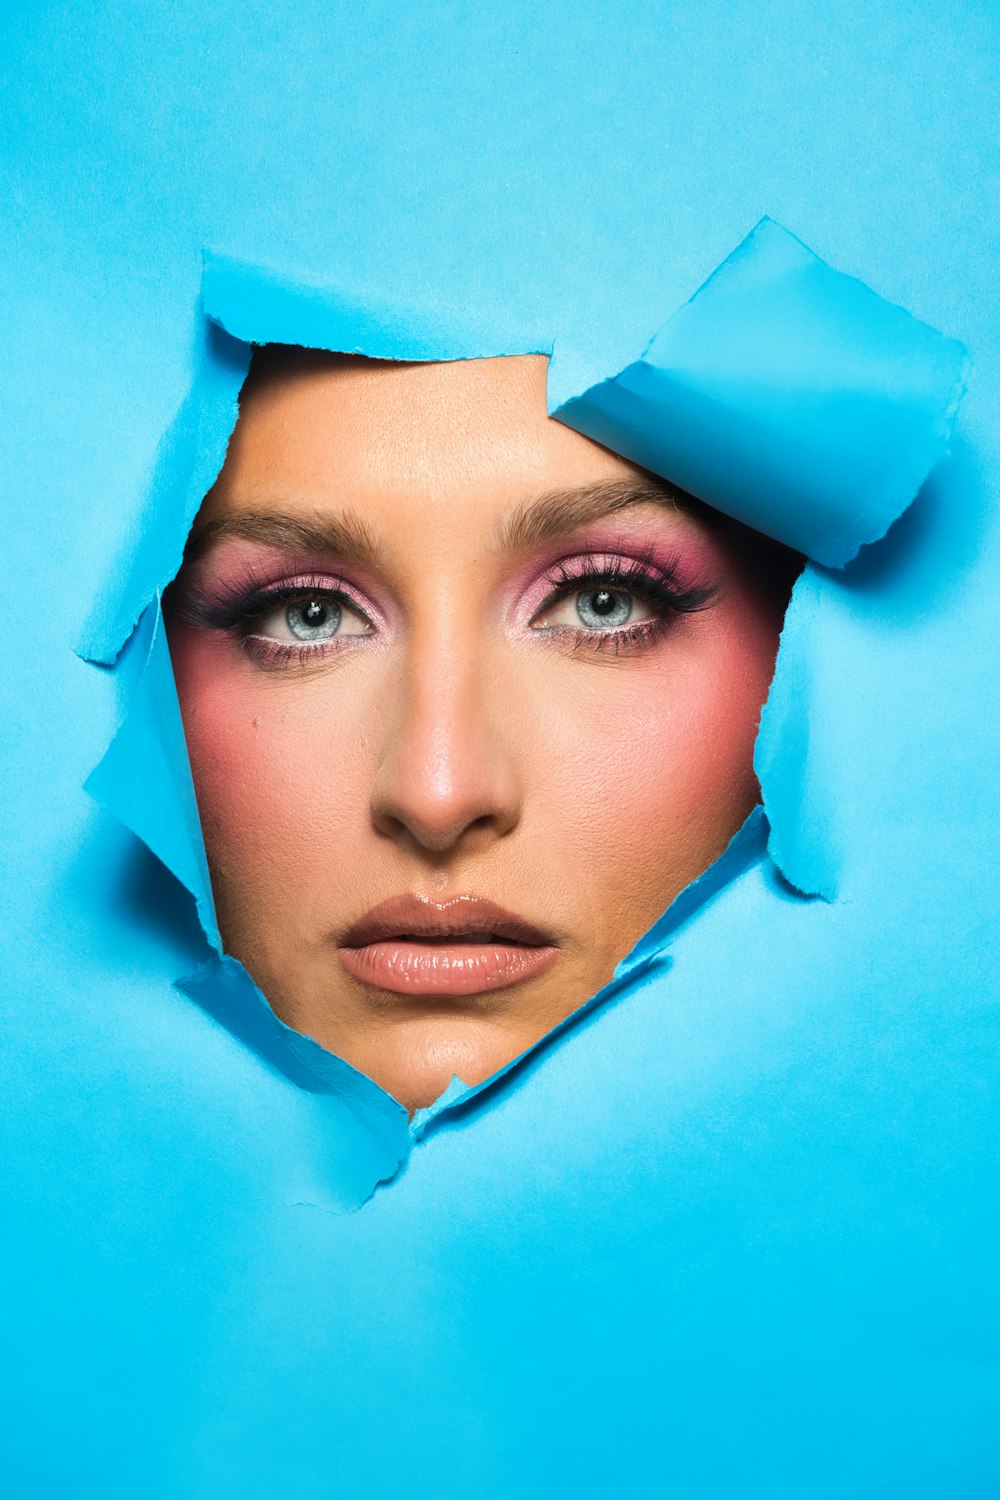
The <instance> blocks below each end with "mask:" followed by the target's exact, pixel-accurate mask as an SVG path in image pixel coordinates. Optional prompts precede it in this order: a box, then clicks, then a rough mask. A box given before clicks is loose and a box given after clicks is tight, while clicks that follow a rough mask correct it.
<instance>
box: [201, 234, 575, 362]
mask: <svg viewBox="0 0 1000 1500" xmlns="http://www.w3.org/2000/svg"><path fill="white" fill-rule="evenodd" d="M201 296H202V304H203V306H204V309H205V313H206V314H207V316H208V317H209V318H211V319H212V321H213V322H214V323H217V324H218V325H219V326H220V327H221V328H224V329H225V330H226V332H227V333H229V334H232V336H233V337H234V338H238V339H243V340H245V341H246V342H247V343H251V344H300V345H302V346H303V347H304V348H307V349H329V350H331V351H334V352H336V353H339V354H361V355H364V356H365V357H366V358H368V359H393V360H407V361H410V360H412V361H414V362H423V361H433V360H451V359H487V358H490V357H492V356H495V355H502V354H524V353H527V352H529V350H528V348H527V347H526V345H525V343H524V330H523V328H522V329H521V330H520V333H519V334H517V333H514V334H512V335H511V337H509V338H507V337H505V336H504V335H503V334H502V333H500V332H498V329H497V323H496V318H495V316H492V317H491V318H490V319H489V320H488V321H485V320H484V321H483V322H482V323H481V324H478V323H477V322H476V320H475V317H474V315H473V314H472V313H470V314H469V315H468V316H463V317H461V318H458V317H456V315H455V311H454V309H453V308H449V307H445V308H435V307H434V305H433V303H431V302H428V303H427V304H426V305H425V306H424V308H423V309H422V311H420V312H416V311H414V309H413V308H409V307H407V308H401V307H394V306H392V305H391V304H390V303H388V302H384V301H378V300H375V299H373V298H371V297H370V296H362V295H359V294H357V293H352V292H350V291H345V290H343V289H338V288H331V287H317V286H312V285H310V284H309V283H308V282H302V281H296V280H294V279H293V278H291V277H288V276H285V275H281V274H279V273H278V272H274V271H268V270H265V269H263V268H262V267H260V266H251V265H247V264H246V263H245V262H243V261H238V260H232V259H230V258H229V257H228V256H224V255H213V254H211V253H210V252H208V251H206V252H205V255H204V260H203V273H202V281H201ZM550 349H551V344H550V345H547V346H545V347H542V346H541V345H539V346H538V348H537V349H532V350H530V352H532V353H541V354H546V353H548V352H549V351H550Z"/></svg>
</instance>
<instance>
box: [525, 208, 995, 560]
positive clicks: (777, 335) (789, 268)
mask: <svg viewBox="0 0 1000 1500" xmlns="http://www.w3.org/2000/svg"><path fill="white" fill-rule="evenodd" d="M967 375H968V358H967V355H966V352H965V350H964V349H963V347H962V345H961V344H959V343H958V342H957V341H956V340H952V339H945V338H942V337H941V335H940V334H938V333H936V332H935V330H934V329H933V328H929V327H928V326H927V325H926V324H925V323H921V322H920V321H919V320H918V319H916V318H914V317H912V316H911V315H910V314H909V313H907V312H905V311H904V310H903V309H902V308H899V307H893V306H892V305H891V304H890V303H887V302H885V301H883V300H882V298H880V297H878V296H877V295H876V294H875V293H874V292H873V291H872V290H871V289H870V288H869V287H866V286H865V285H864V284H863V283H862V282H860V281H858V280H856V279H855V278H853V277H850V276H844V275H842V274H840V273H839V272H837V271H835V270H832V269H831V268H830V267H829V266H827V265H825V264H824V262H823V261H821V260H820V259H819V258H818V257H817V256H815V255H813V254H812V252H811V251H810V250H809V249H807V247H806V246H805V245H803V244H802V242H801V241H800V240H797V239H796V238H795V236H794V235H792V234H789V233H788V231H787V230H786V229H783V228H782V226H781V225H780V224H776V223H775V222H774V220H773V219H770V218H763V219H761V221H760V223H759V224H758V225H757V227H756V229H754V230H753V232H752V233H751V234H749V235H748V236H747V238H746V239H745V240H744V241H743V243H742V244H741V245H740V246H739V247H738V248H737V249H736V250H734V251H733V253H732V255H730V256H729V257H728V259H727V260H726V261H725V262H724V263H723V264H722V265H721V266H720V267H719V269H718V270H717V271H715V272H714V273H713V275H712V276H711V277H710V278H709V279H708V281H707V282H706V283H705V285H704V286H703V287H702V288H701V290H700V291H699V292H698V293H697V294H696V295H695V296H694V297H693V298H692V299H691V300H690V302H688V303H686V304H685V305H684V306H683V307H682V308H681V309H680V310H679V311H678V312H677V313H675V314H674V316H673V317H672V318H671V319H670V320H669V322H667V323H666V324H665V326H664V327H663V328H661V329H660V331H659V333H657V334H656V335H655V336H654V337H653V338H652V339H651V340H650V342H649V345H648V347H647V348H646V349H645V350H644V352H643V354H642V355H641V356H640V358H639V359H637V360H634V361H633V362H632V363H631V364H629V365H627V366H626V367H625V369H623V370H620V371H619V372H618V373H616V374H613V375H610V376H609V377H607V378H606V379H604V380H602V381H601V382H600V383H599V384H597V385H594V386H591V387H590V388H589V389H588V390H586V391H583V392H581V393H580V394H579V395H575V396H571V397H568V398H563V399H561V400H559V401H558V403H557V404H556V405H555V406H554V408H552V407H550V410H553V415H555V416H557V417H558V418H559V419H560V421H563V422H566V423H568V425H569V426H570V427H575V428H577V430H578V431H580V432H583V433H586V434H587V436H588V437H592V438H595V439H596V440H597V441H598V442H600V443H603V444H604V445H605V446H606V447H608V448H613V449H614V450H615V451H616V452H618V453H622V454H624V455H625V456H626V457H627V458H630V459H632V460H633V462H635V463H638V464H642V466H643V467H644V468H647V469H652V470H653V472H654V473H656V474H660V475H662V476H663V477H664V478H666V479H670V480H672V481H673V482H674V483H675V484H678V485H680V487H681V488H682V489H686V490H689V491H690V492H691V493H692V494H694V495H697V496H698V498H699V499H701V500H704V501H706V502H707V503H708V504H710V505H713V506H715V508H716V509H717V510H721V511H724V512H725V513H726V515H729V516H733V517H735V519H736V520H738V521H742V522H744V523H745V524H746V525H748V526H752V527H754V528H755V529H756V530H757V531H762V532H764V533H765V534H766V535H767V536H771V537H774V538H775V539H776V540H777V541H779V542H783V543H784V544H785V545H786V546H788V547H792V548H794V549H795V550H796V551H798V552H803V553H805V554H806V556H807V557H811V558H813V559H814V560H815V561H816V562H820V563H824V564H826V565H827V566H829V567H843V565H844V564H845V563H847V562H850V560H851V559H852V558H853V557H856V556H857V553H858V551H859V550H860V548H861V547H862V546H864V545H865V544H866V543H870V542H874V541H878V539H879V538H880V537H883V536H884V535H885V533H886V532H887V531H888V529H889V527H890V526H891V524H892V522H893V521H895V520H898V518H899V516H900V515H901V514H902V512H903V511H904V510H905V508H906V507H907V506H908V505H909V504H910V502H911V501H912V500H913V499H914V498H915V496H916V494H917V491H918V490H919V489H920V486H921V485H922V484H923V482H924V480H925V479H926V478H927V475H928V474H929V473H930V471H931V469H932V468H933V467H934V465H935V464H936V463H938V462H939V460H940V459H942V458H943V457H944V455H945V453H946V452H947V444H948V437H949V434H950V432H951V428H952V424H953V422H954V419H955V414H956V412H957V410H958V405H959V402H960V401H961V399H962V395H963V394H964V391H965V383H966V378H967Z"/></svg>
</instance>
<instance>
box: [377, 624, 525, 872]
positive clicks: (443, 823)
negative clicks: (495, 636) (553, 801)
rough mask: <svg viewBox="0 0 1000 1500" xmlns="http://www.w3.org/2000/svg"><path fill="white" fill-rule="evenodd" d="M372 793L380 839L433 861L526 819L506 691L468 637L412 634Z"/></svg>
mask: <svg viewBox="0 0 1000 1500" xmlns="http://www.w3.org/2000/svg"><path fill="white" fill-rule="evenodd" d="M402 670H403V673H404V676H403V681H402V683H401V685H400V691H399V694H398V698H397V701H396V704H395V706H394V709H393V711H392V712H391V713H390V714H389V715H388V718H387V723H386V734H385V741H384V744H383V747H382V753H381V757H380V761H379V764H378V768H377V770H376V774H375V777H374V780H373V783H372V789H371V816H372V821H373V823H374V825H375V827H376V828H377V829H378V831H379V832H380V833H382V834H383V835H385V836H387V837H389V838H392V839H394V840H396V841H397V842H401V843H407V844H409V845H410V846H411V847H413V846H416V847H417V848H418V849H419V850H423V851H426V852H429V853H433V854H435V855H438V856H440V855H442V854H445V853H449V852H457V851H459V850H461V851H463V852H472V851H473V850H479V849H481V848H485V847H487V846H488V845H489V844H490V843H491V842H493V841H494V840H496V839H499V838H502V837H504V836H505V835H506V834H508V833H510V832H511V830H512V829H513V828H514V827H515V826H516V825H517V823H518V821H519V819H520V815H521V778H520V774H519V768H518V763H517V756H516V753H515V741H514V735H515V733H516V705H515V704H514V703H513V702H511V701H510V700H511V698H512V696H514V695H513V694H512V692H511V690H510V685H509V684H506V685H505V683H504V679H503V673H502V672H498V671H497V670H496V662H495V661H494V662H493V663H492V667H491V663H490V661H489V660H488V658H487V655H486V653H484V652H483V651H482V650H481V649H479V648H478V647H477V645H476V644H475V643H474V642H470V632H469V631H468V630H467V629H466V630H465V631H463V630H462V629H461V627H460V626H459V624H458V622H457V621H455V620H449V619H446V618H444V617H439V618H438V619H437V620H436V621H434V622H433V623H432V624H431V625H429V626H427V627H425V628H423V629H421V630H420V631H418V632H417V631H415V632H414V633H413V635H412V637H411V640H410V643H409V647H408V649H407V652H406V657H405V666H404V667H403V669H402Z"/></svg>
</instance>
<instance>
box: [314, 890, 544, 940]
mask: <svg viewBox="0 0 1000 1500" xmlns="http://www.w3.org/2000/svg"><path fill="white" fill-rule="evenodd" d="M480 933H490V934H491V935H492V936H494V937H497V938H504V939H506V940H507V941H508V942H514V943H530V944H531V945H532V946H534V947H541V946H548V945H549V944H551V943H552V941H553V940H552V938H551V937H550V936H549V935H548V934H547V933H544V932H542V931H541V930H540V929H539V928H538V927H535V926H533V925H532V924H531V923H530V922H526V921H525V920H524V918H523V917H518V916H515V914H514V913H513V912H510V911H506V910H505V909H504V908H503V907H502V906H498V905H497V904H496V902H495V901H487V900H486V899H485V898H484V897H482V896H455V897H453V898H452V900H450V901H431V900H430V899H429V897H427V896H416V895H405V896H390V897H389V899H388V901H380V902H379V904H378V905H377V906H373V907H372V908H371V910H370V911H367V912H365V914H364V916H363V917H361V918H360V920H359V921H357V922H355V923H354V924H353V925H352V926H351V927H349V928H348V929H347V931H346V932H345V933H344V935H343V937H342V938H341V939H340V945H341V947H343V948H361V947H364V945H365V944H366V943H378V942H382V941H384V939H386V938H405V937H418V938H435V937H439V938H441V939H443V940H445V939H448V938H456V937H465V936H467V935H470V934H480Z"/></svg>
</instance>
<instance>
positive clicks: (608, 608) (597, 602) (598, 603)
mask: <svg viewBox="0 0 1000 1500" xmlns="http://www.w3.org/2000/svg"><path fill="white" fill-rule="evenodd" d="M615 603H616V601H615V596H614V594H613V593H612V592H611V590H610V589H598V590H597V593H596V594H593V595H592V596H591V603H590V607H591V609H592V610H593V611H594V614H595V615H610V614H612V613H613V612H614V609H615Z"/></svg>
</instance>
